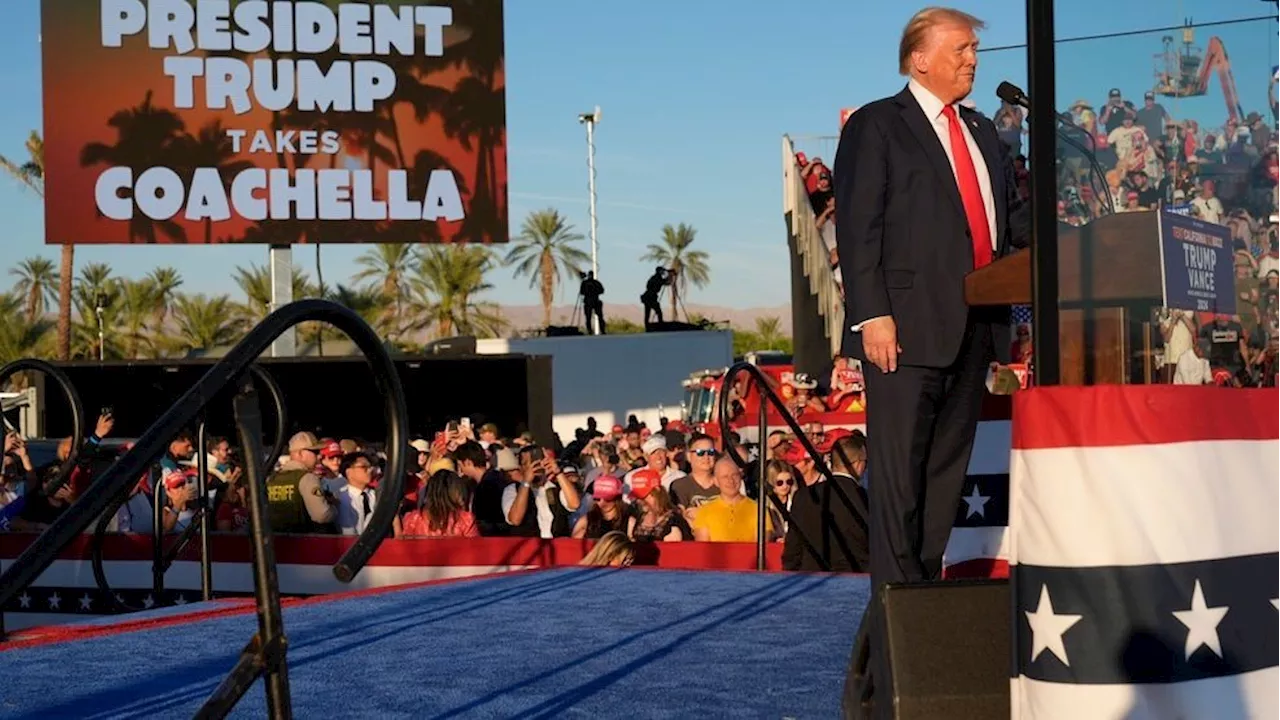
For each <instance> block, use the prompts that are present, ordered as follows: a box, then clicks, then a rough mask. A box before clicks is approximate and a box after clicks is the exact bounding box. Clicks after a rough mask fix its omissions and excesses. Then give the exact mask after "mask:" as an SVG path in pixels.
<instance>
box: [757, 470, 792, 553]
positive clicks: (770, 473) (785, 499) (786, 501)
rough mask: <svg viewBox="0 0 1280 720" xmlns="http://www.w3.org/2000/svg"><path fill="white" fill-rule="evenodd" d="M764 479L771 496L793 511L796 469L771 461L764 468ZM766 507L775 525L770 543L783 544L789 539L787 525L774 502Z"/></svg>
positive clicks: (770, 535) (770, 536)
mask: <svg viewBox="0 0 1280 720" xmlns="http://www.w3.org/2000/svg"><path fill="white" fill-rule="evenodd" d="M764 479H765V483H766V485H767V486H768V488H769V494H770V495H773V496H774V497H776V498H778V502H780V503H782V506H783V507H785V508H786V509H787V510H788V511H789V510H791V499H792V498H793V497H795V489H796V470H795V468H793V467H791V466H790V465H788V464H787V463H786V462H785V461H783V460H770V461H769V462H768V463H766V464H765V466H764ZM766 507H767V508H768V509H769V519H770V520H771V521H772V523H771V524H772V525H773V532H772V533H770V534H769V542H781V541H782V540H783V539H784V538H786V537H787V524H786V522H785V521H784V520H783V519H782V513H780V512H778V508H777V507H776V506H775V505H774V504H773V502H769V504H768V505H766Z"/></svg>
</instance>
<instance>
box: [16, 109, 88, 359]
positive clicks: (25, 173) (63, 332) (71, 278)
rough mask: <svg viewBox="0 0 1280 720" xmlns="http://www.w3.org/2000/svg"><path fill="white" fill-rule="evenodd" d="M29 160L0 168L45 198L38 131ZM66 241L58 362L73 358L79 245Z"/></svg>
mask: <svg viewBox="0 0 1280 720" xmlns="http://www.w3.org/2000/svg"><path fill="white" fill-rule="evenodd" d="M26 146H27V160H26V161H24V162H20V163H17V162H13V161H12V160H9V159H8V158H6V157H4V156H3V155H0V168H2V169H4V171H5V172H7V173H9V175H11V176H13V178H14V179H16V180H17V181H18V182H20V183H22V185H23V186H24V187H26V188H27V189H28V190H30V191H31V192H34V193H35V194H36V195H39V196H40V199H41V200H43V199H44V139H43V138H42V137H40V133H38V132H36V131H35V130H32V131H31V135H29V136H28V137H27V143H26ZM58 240H60V241H62V262H61V265H60V266H59V268H58V359H59V360H70V359H71V288H72V286H73V285H74V284H75V265H76V246H75V245H73V244H72V243H70V242H66V240H67V238H58Z"/></svg>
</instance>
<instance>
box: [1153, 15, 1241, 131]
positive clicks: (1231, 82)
mask: <svg viewBox="0 0 1280 720" xmlns="http://www.w3.org/2000/svg"><path fill="white" fill-rule="evenodd" d="M1186 25H1187V27H1185V28H1183V29H1182V47H1180V48H1179V47H1178V46H1177V45H1176V44H1175V43H1174V40H1173V37H1172V36H1170V35H1165V36H1164V38H1162V42H1163V44H1164V52H1162V53H1160V54H1159V55H1156V56H1155V59H1156V68H1155V70H1156V86H1155V92H1157V93H1159V94H1160V95H1163V96H1164V97H1177V98H1182V97H1199V96H1201V95H1204V94H1205V93H1207V92H1208V91H1209V78H1210V76H1211V74H1212V73H1213V72H1215V71H1216V72H1217V73H1218V84H1220V85H1222V95H1223V97H1224V99H1225V100H1226V102H1227V115H1228V116H1229V117H1230V118H1231V119H1232V120H1234V121H1236V122H1239V121H1240V120H1241V119H1243V118H1244V108H1242V107H1241V106H1240V96H1239V94H1237V93H1236V81H1235V78H1234V77H1233V76H1232V75H1231V61H1230V60H1228V59H1227V48H1226V46H1225V45H1223V44H1222V39H1221V38H1218V37H1211V38H1209V49H1208V50H1207V51H1202V50H1201V49H1200V48H1198V47H1196V44H1195V30H1194V29H1193V28H1192V27H1191V21H1190V20H1188V21H1186Z"/></svg>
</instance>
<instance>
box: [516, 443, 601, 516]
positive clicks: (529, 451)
mask: <svg viewBox="0 0 1280 720" xmlns="http://www.w3.org/2000/svg"><path fill="white" fill-rule="evenodd" d="M519 462H520V469H519V470H517V471H516V472H517V478H518V482H514V483H511V484H510V485H508V486H507V487H506V488H505V489H504V490H503V491H502V512H503V514H504V515H505V516H506V518H507V524H508V525H510V526H511V527H512V528H513V530H512V533H511V534H512V535H514V536H516V537H541V538H553V537H569V534H570V532H571V531H572V529H573V528H572V526H571V525H570V523H569V518H570V516H571V515H572V514H573V512H574V511H575V510H577V509H578V504H579V503H580V502H581V501H582V498H581V497H580V496H579V494H578V487H577V485H575V484H574V482H573V478H572V477H571V476H570V475H569V473H566V472H563V470H562V469H561V468H560V466H559V465H558V464H557V463H556V461H555V458H553V457H551V454H550V453H548V452H546V451H545V450H543V449H542V448H540V447H538V446H537V445H526V446H524V447H522V448H520V455H519Z"/></svg>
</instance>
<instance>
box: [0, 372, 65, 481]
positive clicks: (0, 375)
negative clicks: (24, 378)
mask: <svg viewBox="0 0 1280 720" xmlns="http://www.w3.org/2000/svg"><path fill="white" fill-rule="evenodd" d="M26 370H30V371H34V372H38V373H43V374H44V375H45V376H46V377H50V378H53V382H54V384H56V385H57V386H58V389H59V390H61V391H62V394H63V395H64V396H66V398H67V405H68V406H70V408H71V454H70V455H68V456H67V459H66V460H63V461H62V465H60V466H59V467H58V472H56V473H54V475H53V477H51V478H49V481H48V482H46V483H45V484H44V486H43V487H42V488H41V492H43V493H44V494H45V495H46V496H48V495H52V494H54V493H55V492H57V491H58V490H59V489H60V488H61V487H62V486H63V485H66V484H67V480H68V479H70V477H71V470H72V468H74V467H75V466H76V463H77V462H78V461H79V460H80V450H81V446H82V445H84V403H83V402H81V401H80V393H78V392H76V387H75V385H73V384H72V383H71V378H69V377H67V374H66V373H64V372H62V370H60V369H58V368H57V367H54V366H53V365H52V364H51V363H49V362H46V361H44V360H37V359H36V358H21V359H19V360H14V361H13V362H11V363H9V364H8V365H5V366H4V367H2V368H0V386H3V385H4V381H5V380H8V379H9V378H10V377H13V376H14V375H16V374H17V373H20V372H23V371H26Z"/></svg>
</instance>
